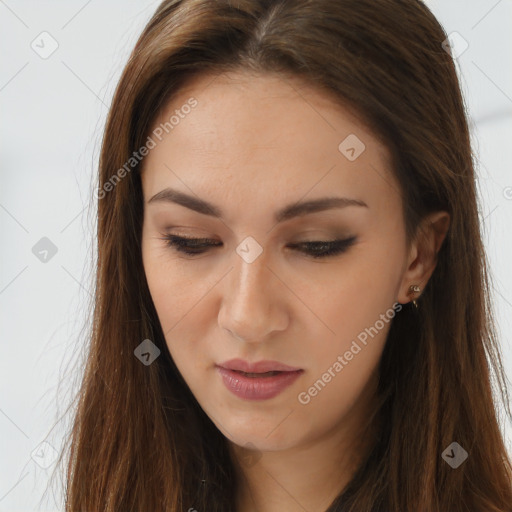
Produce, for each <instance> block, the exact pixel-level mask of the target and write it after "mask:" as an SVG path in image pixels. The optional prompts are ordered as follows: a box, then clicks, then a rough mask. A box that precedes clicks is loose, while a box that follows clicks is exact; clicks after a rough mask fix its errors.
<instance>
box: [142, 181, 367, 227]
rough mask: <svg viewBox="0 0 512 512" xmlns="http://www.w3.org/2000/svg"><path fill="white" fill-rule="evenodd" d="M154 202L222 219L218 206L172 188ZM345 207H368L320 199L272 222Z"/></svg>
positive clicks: (355, 201)
mask: <svg viewBox="0 0 512 512" xmlns="http://www.w3.org/2000/svg"><path fill="white" fill-rule="evenodd" d="M155 202H169V203H175V204H179V205H181V206H184V207H185V208H189V209H190V210H194V211H195V212H198V213H202V214H204V215H210V216H212V217H217V218H220V219H221V218H222V217H223V213H222V210H221V209H220V208H219V207H218V206H215V205H213V204H211V203H209V202H208V201H205V200H204V199H200V198H198V197H194V196H191V195H188V194H185V193H184V192H180V191H179V190H175V189H172V188H165V189H163V190H161V191H160V192H158V193H157V194H155V195H154V196H153V197H152V198H151V199H149V201H148V204H149V203H155ZM347 206H361V207H364V208H368V205H367V204H366V203H365V202H364V201H360V200H359V199H351V198H348V197H321V198H318V199H311V200H308V201H301V202H296V203H291V204H289V205H287V206H285V207H283V208H281V209H280V210H278V211H277V212H276V213H275V214H274V221H275V222H283V221H285V220H289V219H291V218H293V217H298V216H301V215H307V214H310V213H315V212H320V211H325V210H330V209H332V208H345V207H347Z"/></svg>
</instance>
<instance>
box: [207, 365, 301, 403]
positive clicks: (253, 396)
mask: <svg viewBox="0 0 512 512" xmlns="http://www.w3.org/2000/svg"><path fill="white" fill-rule="evenodd" d="M216 368H217V370H218V371H219V373H220V374H221V376H222V380H223V381H224V385H225V386H226V387H227V388H228V390H229V391H231V393H233V394H234V395H236V396H238V397H239V398H243V399H245V400H267V399H269V398H273V397H275V396H277V395H278V394H279V393H281V391H284V390H285V389H286V388H287V387H288V386H291V385H292V383H293V382H295V380H296V379H298V378H299V376H300V375H301V374H302V373H303V371H304V370H297V371H295V372H282V373H278V374H277V375H273V376H272V377H246V376H245V375H243V374H242V373H238V372H235V371H234V370H228V369H226V368H222V367H221V366H217V367H216Z"/></svg>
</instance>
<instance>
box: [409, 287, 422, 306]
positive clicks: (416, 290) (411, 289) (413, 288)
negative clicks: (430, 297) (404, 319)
mask: <svg viewBox="0 0 512 512" xmlns="http://www.w3.org/2000/svg"><path fill="white" fill-rule="evenodd" d="M420 291H421V288H420V287H419V286H418V285H417V284H411V286H409V293H408V295H411V294H415V293H419V292H420ZM412 303H413V304H414V307H415V308H416V309H418V304H417V302H416V300H415V299H413V300H412Z"/></svg>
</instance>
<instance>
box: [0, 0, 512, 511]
mask: <svg viewBox="0 0 512 512" xmlns="http://www.w3.org/2000/svg"><path fill="white" fill-rule="evenodd" d="M158 4H159V0H158V1H149V0H139V1H134V0H129V1H127V0H124V1H123V2H121V1H120V0H115V1H114V0H110V1H108V2H105V1H104V2H100V1H99V0H89V1H86V0H72V1H67V2H55V1H54V2H50V1H46V2H35V1H23V0H19V1H15V0H5V1H3V0H0V40H1V47H2V61H1V66H0V112H1V122H0V144H1V146H0V157H1V158H0V162H1V168H0V169H1V178H0V180H1V181H0V185H1V188H0V234H1V249H2V250H1V258H2V259H1V267H0V321H1V333H2V336H1V355H0V383H1V387H0V512H16V511H29V510H44V511H46V510H48V511H50V510H62V509H63V507H62V505H61V498H60V496H59V489H58V486H57V488H55V490H56V493H55V495H54V494H53V489H54V488H50V489H49V490H48V492H47V494H46V495H44V496H43V493H44V491H45V489H46V486H47V483H48V478H49V476H50V475H51V472H52V470H53V469H54V467H55V463H53V464H52V465H50V466H49V467H48V468H47V469H44V468H43V467H41V465H40V464H38V463H36V462H35V461H36V460H39V461H40V462H41V463H44V462H45V461H46V462H47V463H50V462H51V461H52V448H50V447H49V446H48V445H43V448H44V450H43V452H41V447H40V446H39V445H40V443H41V442H43V441H45V440H46V441H47V442H49V443H50V444H51V445H52V446H53V447H55V449H56V450H59V449H60V443H61V441H62V435H63V432H64V430H63V429H64V427H65V424H62V423H61V424H58V425H57V427H56V428H55V429H53V430H51V429H52V427H53V426H54V425H55V423H56V421H57V419H58V416H59V415H61V414H63V413H64V412H65V411H64V407H65V406H66V405H67V403H68V400H69V392H70V390H71V389H72V386H73V382H74V381H76V378H77V372H76V371H75V370H74V367H73V364H78V368H80V367H81V366H80V365H81V363H80V360H79V357H80V356H79V355H80V352H79V350H78V348H77V347H80V346H81V345H83V341H84V340H83V337H81V329H82V327H83V325H84V323H85V322H86V316H85V311H86V310H87V307H88V304H89V301H90V300H91V296H90V292H89V290H90V289H92V287H91V283H92V273H91V268H92V263H91V261H92V259H93V253H92V249H91V248H92V247H93V244H94V240H93V237H94V213H95V212H94V206H95V203H94V201H93V199H92V187H93V180H94V173H95V172H96V165H97V158H98V153H99V146H100V141H101V135H102V129H103V126H104V122H105V117H106V114H107V110H108V105H109V104H110V101H111V98H112V94H113V91H114V88H115V85H116V83H117V80H118V78H119V75H120V72H121V70H122V67H123V66H124V64H125V62H126V60H127V57H128V54H129V52H130V51H131V49H132V47H133V45H134V44H135V41H136V39H137V37H138V35H139V33H140V31H141V30H142V29H143V27H144V25H145V23H146V22H147V21H148V20H149V18H150V16H151V15H152V13H153V12H154V10H155V9H156V7H157V5H158ZM427 4H428V5H429V6H430V7H431V9H432V10H433V12H434V14H435V15H436V16H437V17H438V19H439V20H440V22H441V23H442V24H443V26H444V27H445V30H446V31H447V33H451V32H453V31H456V32H458V33H459V34H460V35H461V36H462V37H463V38H464V39H465V40H466V41H467V42H468V43H469V47H468V49H467V50H466V51H465V52H464V53H463V54H462V55H461V56H460V57H459V58H458V59H457V60H458V62H459V66H460V73H461V85H462V88H463V93H464V95H465V97H466V101H467V104H468V108H469V113H470V118H471V125H472V135H473V143H474V148H475V150H476V152H477V156H478V159H479V161H480V167H479V169H478V180H479V189H480V194H481V198H482V215H481V218H482V223H483V226H484V232H485V243H486V246H487V249H488V255H489V260H490V263H491V269H492V277H493V283H494V300H495V304H496V312H497V318H498V324H499V328H500V331H499V334H500V339H501V343H502V347H503V353H504V356H505V359H504V362H505V365H506V372H507V374H508V375H510V374H511V369H512V350H511V344H510V339H511V333H512V323H511V318H512V315H511V309H512V293H511V289H512V271H511V270H510V261H512V243H511V240H512V237H511V235H510V231H509V230H510V226H511V221H512V188H510V187H512V173H511V171H510V169H511V164H512V148H511V146H512V137H511V135H512V67H511V65H510V63H511V62H512V58H511V57H512V55H511V53H512V30H511V28H512V27H511V22H512V2H511V0H500V1H496V0H485V1H484V0H480V1H478V2H466V1H462V0H445V1H443V2H442V1H441V0H438V1H427ZM43 31H47V32H49V33H50V34H51V35H52V37H53V38H54V39H55V40H56V41H57V42H58V45H59V46H58V49H57V50H56V51H55V52H54V53H53V54H52V55H51V56H50V57H49V58H47V59H42V58H41V57H39V55H38V54H37V53H36V52H35V51H34V50H33V49H32V48H31V43H32V41H34V40H35V39H36V38H37V37H38V36H39V34H40V33H41V32H43ZM36 42H37V39H36ZM46 47H47V48H48V46H46ZM507 187H509V188H507ZM507 192H508V194H507ZM42 237H48V238H49V239H50V240H51V241H52V242H53V243H54V244H55V246H56V247H57V253H56V254H55V256H53V257H52V258H51V259H50V260H49V261H48V262H47V263H43V262H41V261H40V260H39V259H38V258H36V256H35V255H34V254H33V253H32V247H33V246H34V245H35V244H36V242H38V241H39V240H40V239H41V238H42ZM77 361H78V363H77ZM73 375H74V377H73ZM60 381H63V384H62V386H61V387H60V388H58V387H57V386H58V383H59V382H60ZM503 422H504V424H503V429H504V432H505V435H506V440H507V444H508V446H509V449H512V448H511V447H512V443H511V440H512V425H510V424H509V422H508V421H507V422H505V419H503ZM34 450H35V452H34ZM33 453H35V455H34V458H32V457H31V454H33ZM41 453H44V455H43V456H42V457H40V458H39V459H38V454H39V455H41ZM54 487H55V486H54Z"/></svg>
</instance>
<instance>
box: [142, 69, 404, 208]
mask: <svg viewBox="0 0 512 512" xmlns="http://www.w3.org/2000/svg"><path fill="white" fill-rule="evenodd" d="M190 105H194V106H193V107H190ZM171 118H173V119H172V122H171V123H169V121H170V120H171ZM165 123H167V129H166V130H165V129H162V128H161V129H160V131H161V132H162V135H161V139H162V140H161V141H159V140H157V139H155V141H156V143H157V144H156V146H155V147H154V149H152V150H151V151H150V153H149V154H148V156H147V157H145V159H144V164H143V165H144V171H143V185H144V188H145V190H144V195H145V199H146V201H147V199H148V197H149V196H150V195H152V194H154V193H156V192H158V191H159V190H161V189H162V188H165V187H168V186H173V185H175V184H177V185H180V186H181V188H183V184H184V183H185V184H186V185H187V186H188V187H189V188H191V189H192V191H193V192H195V193H197V194H198V195H201V192H204V193H207V194H208V193H211V194H212V195H215V194H217V195H218V196H219V199H220V200H223V201H224V200H225V199H229V198H228V197H227V196H228V195H229V194H233V196H232V199H234V200H236V199H237V198H238V200H240V198H244V201H247V200H248V201H251V200H253V201H254V206H256V205H257V204H262V203H261V201H265V202H268V201H269V200H272V199H274V200H277V202H278V203H279V204H280V203H282V202H285V201H286V200H287V199H290V200H293V199H296V200H298V199H299V198H300V197H302V196H304V195H305V194H307V193H308V191H311V194H312V195H320V194H325V193H326V192H328V193H332V192H333V191H334V190H336V191H338V192H340V193H344V192H347V193H352V195H354V196H358V195H359V196H361V195H362V194H365V195H366V196H367V197H368V194H370V196H372V195H373V196H374V198H373V201H374V202H375V201H376V200H377V201H379V197H380V198H381V200H382V196H383V194H384V195H385V196H389V193H390V192H392V191H393V190H390V188H391V189H394V190H395V192H397V188H398V186H397V184H396V183H395V182H394V177H393V176H392V174H391V172H390V165H389V162H390V158H389V152H388V150H387V148H386V147H385V146H384V145H383V144H382V143H381V142H380V141H379V140H378V139H377V138H376V137H375V136H374V135H373V134H372V133H371V132H370V130H369V129H368V128H367V127H365V125H364V124H363V123H362V122H361V121H360V120H359V119H358V118H357V117H356V116H355V115H354V114H352V113H351V112H349V111H348V110H347V109H345V108H344V107H342V106H341V105H340V104H339V102H336V101H335V99H334V98H333V96H331V95H330V94H328V93H326V92H324V91H320V90H318V89H316V88H313V87H311V86H310V85H307V84H305V83H304V82H302V81H301V80H300V79H297V78H290V77H285V76H283V75H277V74H270V75H256V74H249V73H246V72H236V73H234V72H231V73H222V74H204V75H199V76H197V77H194V79H192V80H191V81H189V82H188V83H187V84H186V85H185V86H184V87H182V88H181V89H180V90H179V91H178V93H177V94H176V95H175V96H174V97H173V98H172V100H171V101H169V102H168V103H167V105H166V106H165V108H164V109H162V111H161V112H160V115H159V116H158V118H157V119H156V120H155V122H154V124H153V127H152V130H153V131H154V130H155V129H157V128H158V127H159V126H160V127H164V126H165ZM167 132H168V133H167ZM351 148H354V149H355V152H356V158H355V159H353V154H354V152H353V151H352V153H350V152H349V153H347V152H346V151H347V149H348V150H349V151H350V150H351ZM357 155H359V156H357ZM348 157H350V158H348ZM180 182H181V183H180ZM269 193H270V195H269ZM276 193H277V194H279V198H275V197H274V198H273V196H272V194H276ZM219 194H220V195H219ZM369 200H370V199H369Z"/></svg>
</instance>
